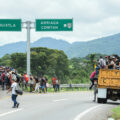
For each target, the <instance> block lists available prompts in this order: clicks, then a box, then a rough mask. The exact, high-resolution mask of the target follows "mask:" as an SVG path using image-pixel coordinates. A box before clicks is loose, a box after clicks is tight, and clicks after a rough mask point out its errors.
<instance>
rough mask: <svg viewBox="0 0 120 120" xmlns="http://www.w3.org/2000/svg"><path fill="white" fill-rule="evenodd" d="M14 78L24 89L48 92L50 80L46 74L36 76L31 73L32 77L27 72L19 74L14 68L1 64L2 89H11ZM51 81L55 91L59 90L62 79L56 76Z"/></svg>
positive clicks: (0, 81)
mask: <svg viewBox="0 0 120 120" xmlns="http://www.w3.org/2000/svg"><path fill="white" fill-rule="evenodd" d="M12 80H16V82H17V83H18V84H19V86H20V87H21V88H22V90H23V91H29V92H39V93H46V92H47V91H48V87H49V82H48V78H47V77H46V76H42V77H36V76H33V75H30V79H29V78H28V75H27V74H26V73H24V74H18V73H17V71H16V70H15V69H14V68H9V67H4V66H0V85H1V86H2V90H5V89H9V88H10V87H11V85H12ZM50 83H51V84H52V85H53V88H54V91H55V92H57V91H59V87H60V80H58V79H57V77H56V76H54V77H52V79H51V81H50Z"/></svg>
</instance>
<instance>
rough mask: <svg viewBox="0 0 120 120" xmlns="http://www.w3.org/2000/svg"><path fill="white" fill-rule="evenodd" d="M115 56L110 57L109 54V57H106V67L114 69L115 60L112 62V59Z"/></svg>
mask: <svg viewBox="0 0 120 120" xmlns="http://www.w3.org/2000/svg"><path fill="white" fill-rule="evenodd" d="M114 58H115V57H111V56H109V59H108V69H115V62H114V60H113V59H114Z"/></svg>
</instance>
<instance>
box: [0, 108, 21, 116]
mask: <svg viewBox="0 0 120 120" xmlns="http://www.w3.org/2000/svg"><path fill="white" fill-rule="evenodd" d="M20 110H22V108H21V109H17V110H13V111H9V112H6V113H2V114H0V117H3V116H6V115H8V114H12V113H15V112H18V111H20Z"/></svg>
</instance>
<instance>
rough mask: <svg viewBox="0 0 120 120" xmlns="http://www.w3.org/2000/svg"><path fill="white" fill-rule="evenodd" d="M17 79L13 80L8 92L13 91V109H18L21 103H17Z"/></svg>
mask: <svg viewBox="0 0 120 120" xmlns="http://www.w3.org/2000/svg"><path fill="white" fill-rule="evenodd" d="M16 81H17V79H12V85H11V88H10V89H9V90H8V92H10V91H12V101H13V103H14V105H13V107H12V108H18V107H19V103H18V102H17V100H16V99H17V96H18V95H17V93H16V87H17V82H16ZM8 92H7V93H8Z"/></svg>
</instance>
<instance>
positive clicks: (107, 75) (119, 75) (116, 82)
mask: <svg viewBox="0 0 120 120" xmlns="http://www.w3.org/2000/svg"><path fill="white" fill-rule="evenodd" d="M98 88H113V89H120V70H110V69H100V71H99V77H98Z"/></svg>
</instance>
